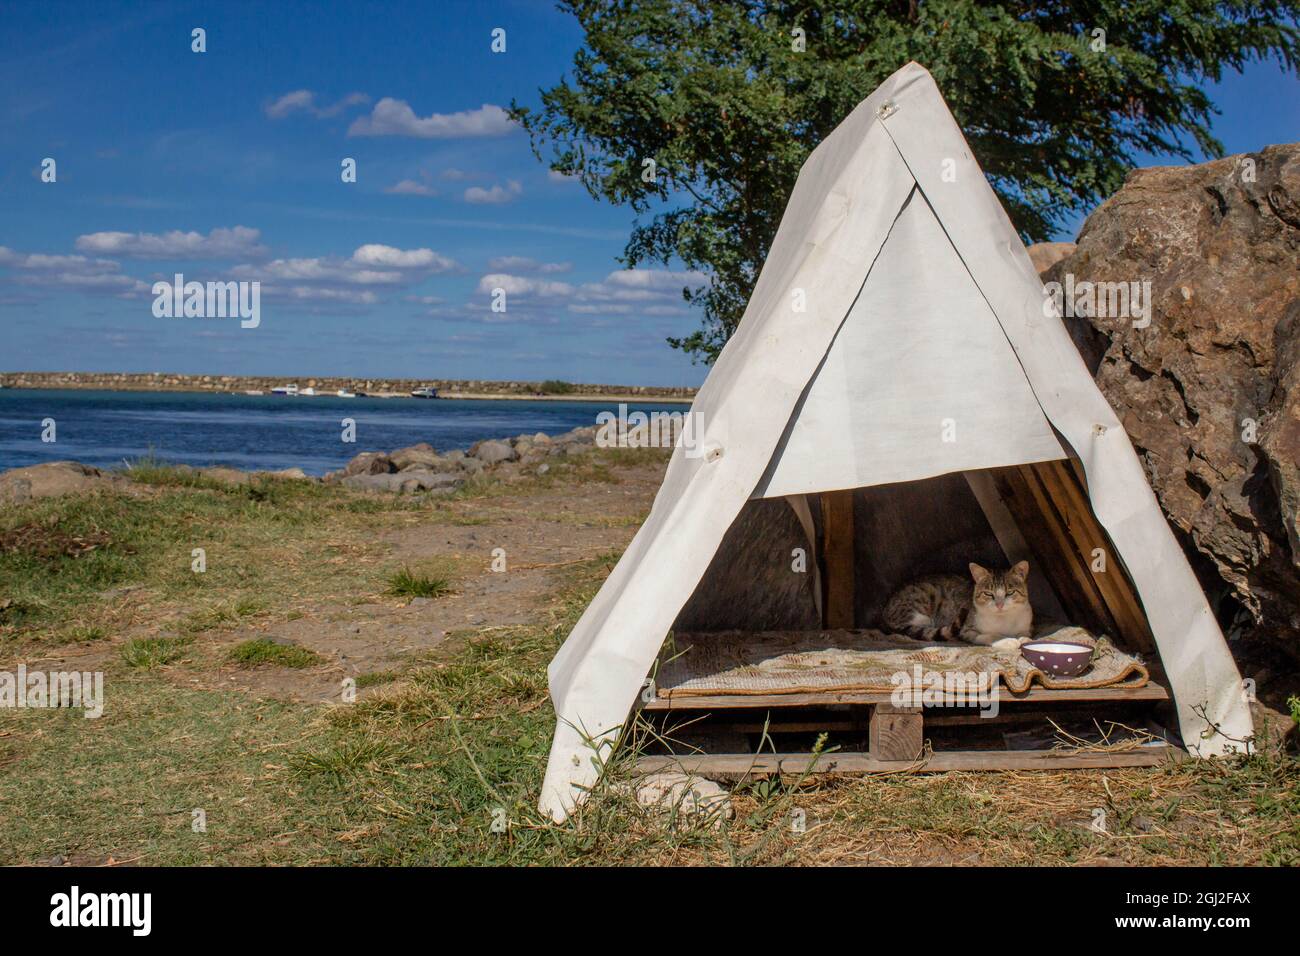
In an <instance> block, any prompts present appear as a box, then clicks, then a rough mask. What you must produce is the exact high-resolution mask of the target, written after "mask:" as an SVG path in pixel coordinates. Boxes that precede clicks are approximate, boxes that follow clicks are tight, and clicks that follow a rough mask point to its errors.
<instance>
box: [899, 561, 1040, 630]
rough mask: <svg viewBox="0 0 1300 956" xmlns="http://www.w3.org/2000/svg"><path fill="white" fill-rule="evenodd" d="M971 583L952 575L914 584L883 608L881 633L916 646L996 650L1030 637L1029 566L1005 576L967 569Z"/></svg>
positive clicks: (1023, 564)
mask: <svg viewBox="0 0 1300 956" xmlns="http://www.w3.org/2000/svg"><path fill="white" fill-rule="evenodd" d="M970 573H971V578H973V579H974V582H975V586H974V587H973V588H972V587H971V582H970V581H968V580H967V579H966V578H963V577H961V576H959V575H956V574H932V575H927V576H926V577H923V578H917V579H916V580H915V581H911V582H909V583H908V584H904V585H903V586H902V587H901V588H899V589H898V590H897V591H895V592H894V593H893V594H892V595H891V596H890V598H889V601H888V602H886V604H885V610H884V614H883V621H884V625H885V627H886V628H888V629H889V630H890V631H892V632H894V633H898V634H906V635H908V636H909V637H914V638H917V639H918V640H922V641H951V640H954V639H960V640H963V641H967V642H969V643H971V644H989V645H992V646H993V647H996V648H999V649H1002V648H1010V647H1019V646H1020V645H1021V644H1023V643H1024V642H1025V641H1027V640H1029V638H1030V636H1031V635H1032V633H1033V626H1034V610H1033V608H1031V607H1030V606H1029V587H1028V584H1027V581H1028V578H1029V562H1028V561H1021V562H1019V563H1018V564H1016V565H1014V566H1013V567H1012V568H1011V569H1010V570H1007V571H990V570H988V569H987V568H982V567H980V566H979V565H978V564H971V566H970Z"/></svg>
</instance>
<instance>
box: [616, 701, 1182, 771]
mask: <svg viewBox="0 0 1300 956" xmlns="http://www.w3.org/2000/svg"><path fill="white" fill-rule="evenodd" d="M1168 699H1169V695H1168V693H1167V692H1166V690H1165V689H1164V688H1163V687H1162V686H1160V685H1159V684H1155V683H1148V684H1146V685H1145V686H1143V687H1123V686H1112V687H1095V688H1086V689H1084V688H1081V689H1077V690H1049V689H1046V688H1038V687H1035V688H1031V689H1030V690H1028V691H1026V692H1025V693H1023V694H1018V695H1013V694H1009V693H1006V692H1002V693H1001V694H1000V695H999V699H998V706H999V714H998V715H997V716H996V717H992V718H990V717H988V716H987V715H981V714H980V713H976V712H974V711H972V709H971V707H970V705H971V704H976V703H979V701H978V700H977V699H976V698H974V697H973V696H971V697H967V696H965V695H957V694H949V695H945V697H944V698H943V701H942V703H941V704H939V705H938V706H936V707H927V708H924V709H923V708H919V707H897V706H895V705H894V704H893V703H892V701H891V695H890V694H889V693H887V692H883V691H878V692H856V693H846V692H819V693H798V694H764V695H758V694H738V695H725V696H711V697H691V696H685V697H671V698H666V699H664V698H655V699H653V700H651V701H649V702H647V703H645V704H644V705H643V708H642V709H643V711H647V712H649V715H650V716H651V717H658V718H660V719H666V718H668V717H670V716H680V717H682V718H684V719H686V720H687V724H685V725H684V726H687V727H692V728H696V729H698V730H700V731H703V732H705V733H706V735H712V736H713V739H712V741H711V742H712V743H717V742H722V743H723V744H724V746H722V747H714V746H708V747H705V748H703V749H705V750H707V751H710V752H707V753H693V754H690V755H687V756H681V755H653V756H645V757H643V758H642V759H641V761H640V763H641V766H642V768H643V769H647V770H653V769H665V768H668V767H677V768H680V769H683V770H685V771H687V772H698V773H706V774H712V775H724V776H734V775H736V774H737V773H738V772H740V771H744V772H746V773H768V774H770V773H795V774H799V773H806V772H811V773H840V774H852V773H883V772H899V771H905V772H918V773H940V772H944V771H949V770H1052V769H1062V768H1071V767H1073V768H1097V767H1150V766H1155V765H1157V764H1160V763H1163V762H1165V761H1167V760H1169V759H1172V758H1175V757H1177V756H1179V755H1181V754H1182V753H1183V751H1182V750H1181V749H1180V748H1178V747H1177V746H1171V745H1170V742H1169V738H1168V736H1167V734H1166V733H1165V731H1164V730H1163V728H1161V727H1159V725H1157V724H1154V723H1150V722H1148V721H1146V720H1145V719H1143V720H1139V721H1137V725H1138V726H1139V727H1143V729H1145V730H1146V731H1148V732H1150V733H1152V734H1153V737H1154V739H1153V740H1150V741H1148V742H1145V743H1142V744H1140V745H1136V746H1132V745H1130V746H1128V747H1127V748H1123V747H1112V748H1107V749H1088V748H1079V749H1054V750H1015V749H979V750H972V749H943V750H938V751H928V750H927V747H926V739H927V736H928V735H927V728H930V729H935V730H938V731H939V732H940V733H941V734H942V733H944V732H945V731H947V732H951V731H952V730H961V729H962V728H963V727H965V728H969V729H971V730H978V731H980V732H987V731H990V730H992V729H993V728H994V726H995V725H997V726H999V727H1001V726H1005V724H1007V723H1015V722H1019V721H1022V720H1029V721H1033V720H1036V719H1037V720H1042V719H1046V718H1047V717H1048V716H1055V717H1058V718H1063V717H1065V716H1066V715H1067V714H1076V713H1081V712H1082V713H1087V712H1088V711H1089V710H1090V709H1092V708H1095V707H1096V705H1102V706H1103V708H1104V707H1105V706H1106V705H1110V706H1111V707H1115V706H1117V705H1120V704H1123V705H1137V709H1139V710H1147V709H1149V708H1150V707H1152V706H1153V705H1155V704H1157V703H1159V702H1161V701H1166V700H1168ZM1008 705H1009V706H1008ZM1004 707H1005V708H1006V709H1005V710H1003V709H1002V708H1004ZM1127 709H1128V710H1133V709H1134V708H1132V707H1128V708H1127ZM760 710H765V711H767V713H766V714H764V715H761V716H763V720H762V721H761V722H759V721H758V720H757V718H758V717H759V716H760V715H759V714H758V711H760ZM801 710H803V711H812V713H809V714H807V715H804V714H801V713H799V711H801ZM787 714H788V715H789V716H786V715H787ZM864 718H865V719H864ZM863 729H865V730H866V736H867V744H868V750H866V751H864V752H836V753H834V754H831V755H827V756H825V757H822V758H819V759H818V762H817V763H816V765H815V766H812V765H810V761H811V760H812V757H811V755H809V754H796V753H778V754H749V753H737V752H735V750H737V749H743V747H744V746H745V742H746V737H745V735H746V734H754V733H760V732H761V733H764V734H796V733H803V734H807V733H821V732H836V731H855V730H856V731H859V732H861V731H862V730H863ZM971 742H972V741H971V740H970V739H969V738H967V739H966V740H965V741H964V743H965V746H967V747H969V746H970V744H971ZM737 745H739V746H737Z"/></svg>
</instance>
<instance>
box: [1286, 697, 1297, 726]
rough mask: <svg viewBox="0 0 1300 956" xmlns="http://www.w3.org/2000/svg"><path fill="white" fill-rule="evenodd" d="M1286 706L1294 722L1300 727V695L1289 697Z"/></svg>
mask: <svg viewBox="0 0 1300 956" xmlns="http://www.w3.org/2000/svg"><path fill="white" fill-rule="evenodd" d="M1286 705H1287V707H1288V708H1289V709H1290V711H1291V720H1292V722H1293V723H1295V724H1296V725H1297V726H1300V694H1293V695H1292V696H1290V697H1288V698H1287V700H1286Z"/></svg>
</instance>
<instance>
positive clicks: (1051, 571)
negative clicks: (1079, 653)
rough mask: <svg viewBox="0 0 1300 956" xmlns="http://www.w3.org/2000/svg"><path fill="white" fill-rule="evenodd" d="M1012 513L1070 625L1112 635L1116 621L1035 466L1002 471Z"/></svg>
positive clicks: (1002, 479) (1000, 474) (1000, 472)
mask: <svg viewBox="0 0 1300 956" xmlns="http://www.w3.org/2000/svg"><path fill="white" fill-rule="evenodd" d="M998 480H999V481H1000V482H1001V483H1002V485H1003V487H1004V488H1005V490H1006V496H1005V499H1004V500H1006V502H1007V505H1008V507H1010V508H1011V510H1012V513H1013V514H1014V515H1015V516H1016V520H1017V522H1018V523H1019V524H1020V527H1021V529H1022V530H1023V531H1025V534H1026V540H1027V541H1028V542H1029V544H1030V547H1031V548H1033V551H1034V554H1035V557H1036V558H1037V560H1038V564H1039V566H1040V567H1041V568H1042V569H1043V571H1044V573H1045V574H1046V575H1047V577H1048V578H1049V580H1050V581H1051V583H1052V588H1053V590H1055V591H1056V594H1057V596H1058V597H1059V598H1060V599H1061V603H1062V605H1064V607H1065V610H1066V613H1067V614H1068V615H1069V618H1070V622H1071V623H1073V624H1078V625H1080V626H1081V627H1086V628H1088V629H1089V630H1092V631H1096V632H1099V633H1109V634H1114V633H1116V631H1117V630H1118V628H1117V626H1116V624H1115V620H1114V618H1113V617H1111V615H1110V612H1109V611H1108V610H1107V608H1106V604H1105V602H1104V601H1103V600H1102V599H1101V592H1100V591H1099V590H1098V588H1097V583H1096V582H1095V581H1094V580H1093V577H1092V573H1091V571H1089V570H1088V567H1087V565H1084V564H1081V563H1080V559H1079V557H1078V553H1077V551H1076V548H1075V545H1074V541H1073V539H1072V538H1071V537H1070V535H1069V532H1068V531H1067V530H1066V528H1065V523H1064V521H1062V519H1061V517H1060V515H1059V514H1058V513H1057V510H1056V507H1055V505H1054V504H1053V503H1052V500H1051V497H1050V495H1048V493H1047V491H1046V489H1045V488H1044V487H1043V485H1042V483H1041V482H1040V481H1039V480H1038V475H1037V473H1036V472H1035V471H1034V470H1033V468H1032V467H1031V466H1028V465H1026V466H1020V467H1016V468H1005V469H999V472H998Z"/></svg>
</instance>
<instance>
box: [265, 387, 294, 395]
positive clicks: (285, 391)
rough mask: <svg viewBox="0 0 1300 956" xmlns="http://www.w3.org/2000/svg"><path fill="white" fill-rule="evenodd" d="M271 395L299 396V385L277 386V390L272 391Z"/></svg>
mask: <svg viewBox="0 0 1300 956" xmlns="http://www.w3.org/2000/svg"><path fill="white" fill-rule="evenodd" d="M271 394H272V395H297V394H298V386H297V385H277V386H275V388H273V389H271Z"/></svg>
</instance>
